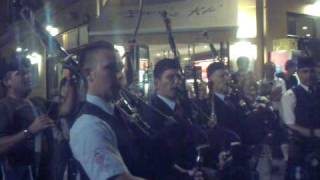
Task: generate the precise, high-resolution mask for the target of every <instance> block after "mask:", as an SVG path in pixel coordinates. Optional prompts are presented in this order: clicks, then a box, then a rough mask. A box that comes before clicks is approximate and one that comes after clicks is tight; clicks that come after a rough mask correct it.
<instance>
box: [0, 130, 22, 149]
mask: <svg viewBox="0 0 320 180" xmlns="http://www.w3.org/2000/svg"><path fill="white" fill-rule="evenodd" d="M25 139H26V135H25V134H24V132H23V131H21V132H19V133H17V134H15V135H12V136H4V137H1V138H0V154H3V153H6V152H7V151H9V150H10V149H11V148H12V147H14V146H15V145H17V144H19V143H20V142H22V141H23V140H25Z"/></svg>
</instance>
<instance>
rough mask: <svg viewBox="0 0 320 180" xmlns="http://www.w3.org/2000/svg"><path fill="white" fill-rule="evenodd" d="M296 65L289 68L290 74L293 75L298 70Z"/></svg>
mask: <svg viewBox="0 0 320 180" xmlns="http://www.w3.org/2000/svg"><path fill="white" fill-rule="evenodd" d="M296 69H297V68H296V67H290V68H288V69H287V72H288V74H289V75H293V74H294V73H295V72H296Z"/></svg>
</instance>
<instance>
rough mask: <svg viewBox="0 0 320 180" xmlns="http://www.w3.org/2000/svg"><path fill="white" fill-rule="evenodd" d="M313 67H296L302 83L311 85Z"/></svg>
mask: <svg viewBox="0 0 320 180" xmlns="http://www.w3.org/2000/svg"><path fill="white" fill-rule="evenodd" d="M312 73H313V69H312V68H309V67H305V68H300V69H298V76H299V79H300V81H301V83H302V84H304V85H307V86H309V85H311V80H312Z"/></svg>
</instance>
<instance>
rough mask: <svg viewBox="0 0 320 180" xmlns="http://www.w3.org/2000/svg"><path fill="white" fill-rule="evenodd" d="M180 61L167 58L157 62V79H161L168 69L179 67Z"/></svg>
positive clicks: (155, 76)
mask: <svg viewBox="0 0 320 180" xmlns="http://www.w3.org/2000/svg"><path fill="white" fill-rule="evenodd" d="M179 68H180V65H179V61H178V60H177V59H169V58H165V59H162V60H160V61H158V62H157V64H156V65H155V66H154V70H153V77H154V78H155V79H160V77H161V76H162V74H163V73H164V72H165V71H166V70H168V69H179Z"/></svg>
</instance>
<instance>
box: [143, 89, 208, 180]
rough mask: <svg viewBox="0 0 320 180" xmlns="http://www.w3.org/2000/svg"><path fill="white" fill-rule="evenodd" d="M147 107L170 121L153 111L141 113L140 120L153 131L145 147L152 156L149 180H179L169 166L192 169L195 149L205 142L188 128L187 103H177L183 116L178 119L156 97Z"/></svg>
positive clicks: (189, 124) (189, 113)
mask: <svg viewBox="0 0 320 180" xmlns="http://www.w3.org/2000/svg"><path fill="white" fill-rule="evenodd" d="M150 104H151V106H152V107H153V108H156V109H158V110H159V111H160V112H161V114H164V115H165V116H166V117H173V119H171V118H166V117H165V116H163V115H160V114H159V113H158V112H157V111H155V110H154V109H153V108H145V110H144V113H143V116H144V118H143V119H144V120H145V121H147V122H148V124H150V126H151V127H152V129H153V130H154V133H153V135H152V137H151V138H150V141H149V143H148V144H147V149H148V150H149V152H150V153H151V154H152V156H151V160H150V166H151V167H153V169H154V175H155V176H154V177H152V179H154V178H155V179H181V178H183V177H181V174H179V173H178V171H177V170H175V169H173V168H172V167H173V165H174V164H178V165H179V166H181V167H183V168H187V169H190V168H192V167H193V165H194V162H195V158H196V152H195V146H196V145H197V144H201V143H202V142H203V141H205V140H204V139H205V138H204V136H203V134H202V132H201V130H200V129H199V128H197V127H196V126H195V125H193V124H192V119H191V113H192V111H191V108H190V106H189V105H190V104H189V103H188V102H184V101H181V102H180V105H181V106H180V107H181V110H182V113H181V114H183V116H178V115H177V114H176V113H175V112H174V111H173V110H172V109H170V107H169V106H168V105H167V104H166V103H165V102H164V101H163V100H162V99H160V98H159V97H158V96H156V95H155V96H153V97H152V98H151V101H150Z"/></svg>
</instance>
